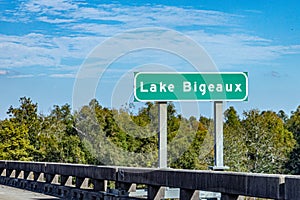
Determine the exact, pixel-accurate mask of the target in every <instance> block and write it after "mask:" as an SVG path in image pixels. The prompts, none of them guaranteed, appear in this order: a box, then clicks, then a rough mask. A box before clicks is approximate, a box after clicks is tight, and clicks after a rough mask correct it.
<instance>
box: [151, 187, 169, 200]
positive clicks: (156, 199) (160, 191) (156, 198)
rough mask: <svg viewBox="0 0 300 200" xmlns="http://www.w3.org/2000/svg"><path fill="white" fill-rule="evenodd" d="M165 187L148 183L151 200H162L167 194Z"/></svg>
mask: <svg viewBox="0 0 300 200" xmlns="http://www.w3.org/2000/svg"><path fill="white" fill-rule="evenodd" d="M165 191H166V188H165V187H160V186H153V185H148V198H147V199H151V200H160V199H162V198H164V196H165Z"/></svg>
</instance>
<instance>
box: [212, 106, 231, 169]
mask: <svg viewBox="0 0 300 200" xmlns="http://www.w3.org/2000/svg"><path fill="white" fill-rule="evenodd" d="M214 136H215V145H214V150H215V152H214V154H215V166H213V167H212V169H213V170H220V171H222V170H226V169H228V167H226V166H224V159H223V148H224V147H223V139H224V137H223V102H222V101H214Z"/></svg>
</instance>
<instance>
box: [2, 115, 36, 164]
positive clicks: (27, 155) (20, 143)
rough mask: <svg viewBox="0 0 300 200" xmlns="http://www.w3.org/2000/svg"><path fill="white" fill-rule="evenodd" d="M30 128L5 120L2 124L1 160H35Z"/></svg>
mask: <svg viewBox="0 0 300 200" xmlns="http://www.w3.org/2000/svg"><path fill="white" fill-rule="evenodd" d="M33 151H34V147H33V146H32V145H31V144H30V140H29V134H28V128H27V127H26V126H25V125H24V124H20V123H18V122H12V121H10V120H4V121H1V123H0V159H1V160H27V161H28V160H33V157H32V156H31V155H32V152H33Z"/></svg>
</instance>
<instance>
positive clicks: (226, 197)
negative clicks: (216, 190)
mask: <svg viewBox="0 0 300 200" xmlns="http://www.w3.org/2000/svg"><path fill="white" fill-rule="evenodd" d="M238 198H239V195H235V194H225V193H222V196H221V200H237V199H238Z"/></svg>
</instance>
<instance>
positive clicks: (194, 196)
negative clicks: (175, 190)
mask: <svg viewBox="0 0 300 200" xmlns="http://www.w3.org/2000/svg"><path fill="white" fill-rule="evenodd" d="M180 200H199V191H198V190H184V189H180Z"/></svg>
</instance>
